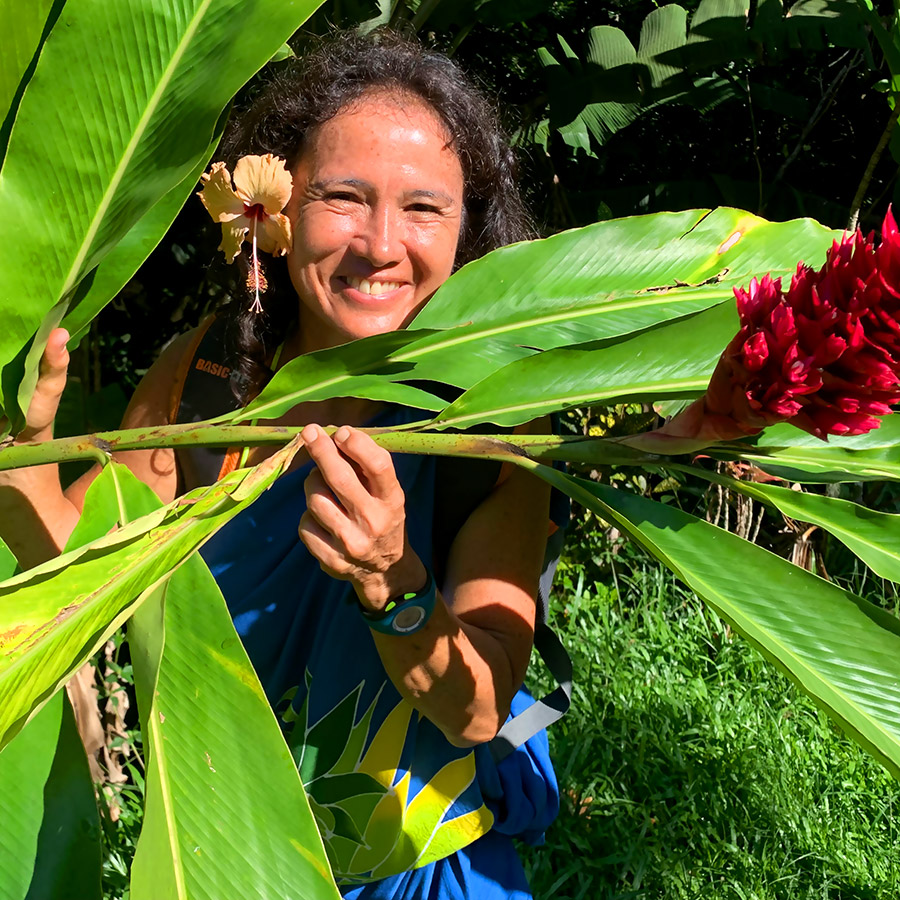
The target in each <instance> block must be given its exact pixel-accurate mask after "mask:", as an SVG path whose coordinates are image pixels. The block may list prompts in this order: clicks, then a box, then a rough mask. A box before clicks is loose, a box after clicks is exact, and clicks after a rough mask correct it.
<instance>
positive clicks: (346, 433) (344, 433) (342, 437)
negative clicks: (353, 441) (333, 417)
mask: <svg viewBox="0 0 900 900" xmlns="http://www.w3.org/2000/svg"><path fill="white" fill-rule="evenodd" d="M348 437H350V429H349V428H347V427H343V428H338V430H337V431H336V432H335V433H334V439H335V440H336V441H337V442H338V443H339V444H343V443H344V441H346V440H347V438H348Z"/></svg>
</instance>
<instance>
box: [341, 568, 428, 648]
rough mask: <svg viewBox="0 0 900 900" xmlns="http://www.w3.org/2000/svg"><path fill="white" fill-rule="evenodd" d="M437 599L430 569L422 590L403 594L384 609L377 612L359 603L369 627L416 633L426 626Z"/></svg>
mask: <svg viewBox="0 0 900 900" xmlns="http://www.w3.org/2000/svg"><path fill="white" fill-rule="evenodd" d="M436 600H437V587H436V585H435V583H434V575H432V574H431V570H430V569H429V570H428V580H427V581H426V582H425V587H423V588H422V590H420V591H414V592H411V593H407V594H403V595H402V596H401V597H397V598H395V599H394V600H389V601H388V603H387V605H386V606H385V607H384V609H380V610H378V611H377V612H376V611H374V610H370V609H366V608H365V607H364V606H363V605H362V604H360V605H359V609H360V612H361V613H362V616H363V618H364V619H365V620H366V623H367V624H368V626H369V628H372V629H374V630H375V631H380V632H381V633H382V634H395V635H404V634H415V632H417V631H418V630H419V629H420V628H424V627H425V625H426V624H427V622H428V620H429V619H430V618H431V614H432V612H433V611H434V604H435V601H436Z"/></svg>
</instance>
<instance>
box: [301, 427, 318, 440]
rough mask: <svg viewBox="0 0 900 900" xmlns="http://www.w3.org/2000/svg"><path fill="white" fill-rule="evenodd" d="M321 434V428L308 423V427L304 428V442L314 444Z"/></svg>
mask: <svg viewBox="0 0 900 900" xmlns="http://www.w3.org/2000/svg"><path fill="white" fill-rule="evenodd" d="M318 436H319V429H318V428H316V426H315V425H307V426H306V428H304V429H303V432H302V433H301V437H302V438H303V443H304V444H307V445H309V444H312V443H313V442H314V441H315V440H316V438H317V437H318Z"/></svg>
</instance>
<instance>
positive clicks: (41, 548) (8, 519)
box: [0, 465, 80, 569]
mask: <svg viewBox="0 0 900 900" xmlns="http://www.w3.org/2000/svg"><path fill="white" fill-rule="evenodd" d="M79 514H80V511H79V509H78V507H77V506H75V504H74V503H72V502H71V501H70V500H69V499H68V498H67V497H66V496H65V494H64V493H63V490H62V487H61V485H60V481H59V467H58V466H56V465H46V466H33V467H30V468H27V469H17V470H14V471H10V472H2V473H0V538H2V539H3V541H4V542H5V543H6V545H7V547H9V549H10V550H12V552H13V553H14V554H15V556H16V559H18V561H19V565H21V566H22V568H23V569H28V568H31V567H32V566H35V565H37V564H38V563H41V562H45V561H46V560H48V559H50V558H52V557H53V556H56V555H57V554H58V553H59V552H60V550H61V549H62V548H63V547H64V546H65V544H66V541H67V540H68V539H69V535H70V534H71V533H72V529H73V528H74V527H75V523H76V522H77V521H78V516H79Z"/></svg>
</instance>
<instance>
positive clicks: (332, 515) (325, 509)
mask: <svg viewBox="0 0 900 900" xmlns="http://www.w3.org/2000/svg"><path fill="white" fill-rule="evenodd" d="M303 491H304V493H305V494H306V508H307V510H308V511H309V512H310V513H311V514H312V516H313V517H314V518H315V520H316V521H317V522H318V523H319V524H320V525H321V526H322V527H323V528H325V530H326V531H329V532H330V533H331V534H333V535H335V536H336V537H340V536H341V535H342V534H343V533H344V532H345V531H346V529H347V527H348V526H350V524H351V522H350V519H349V518H348V516H347V512H346V510H345V509H344V508H343V507H342V506H341V505H340V503H338V501H337V499H336V498H335V496H334V494H333V493H332V492H331V488H329V487H328V485H327V484H326V483H325V477H324V476H323V475H322V473H321V472H320V471H319V470H318V469H313V470H312V472H310V474H309V475H308V476H307V478H306V481H304V482H303Z"/></svg>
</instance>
